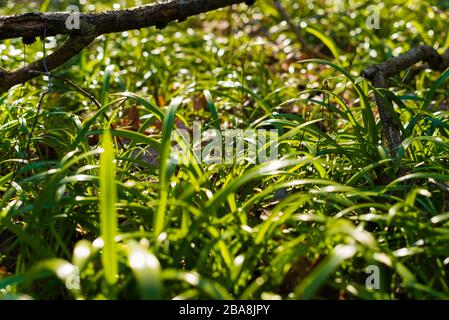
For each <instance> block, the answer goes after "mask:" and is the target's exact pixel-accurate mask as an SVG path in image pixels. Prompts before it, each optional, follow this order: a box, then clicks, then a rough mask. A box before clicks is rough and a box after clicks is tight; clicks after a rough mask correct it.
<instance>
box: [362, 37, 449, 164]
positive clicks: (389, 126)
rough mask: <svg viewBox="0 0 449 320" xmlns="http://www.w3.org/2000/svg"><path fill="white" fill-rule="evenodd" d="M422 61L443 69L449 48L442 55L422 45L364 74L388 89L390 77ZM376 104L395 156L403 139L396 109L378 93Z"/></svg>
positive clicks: (434, 68)
mask: <svg viewBox="0 0 449 320" xmlns="http://www.w3.org/2000/svg"><path fill="white" fill-rule="evenodd" d="M420 61H423V62H425V63H427V66H428V67H429V68H431V69H433V70H437V71H442V70H444V69H446V68H448V67H449V49H447V50H446V51H445V52H444V53H443V54H441V55H440V54H439V53H438V52H437V51H436V50H435V49H434V48H432V47H430V46H427V45H422V46H420V47H417V48H413V49H411V50H410V51H408V52H406V53H404V54H402V55H400V56H398V57H395V58H392V59H389V60H387V61H384V62H382V63H380V64H377V65H373V66H370V67H368V68H366V69H365V70H364V71H363V72H362V76H363V77H365V78H366V79H368V80H370V81H371V82H372V84H373V85H374V87H376V88H384V89H386V88H388V78H390V77H391V76H394V75H395V74H398V73H399V72H401V71H403V70H405V69H407V68H409V67H411V66H413V65H414V64H416V63H418V62H420ZM376 104H377V108H378V110H379V116H380V121H381V124H382V134H383V137H384V139H385V142H386V144H387V147H388V149H389V151H390V155H391V156H395V155H396V152H397V149H398V147H399V145H400V144H401V141H402V139H401V133H400V129H399V124H398V123H396V121H395V120H394V119H395V117H394V115H393V114H392V112H394V110H392V109H390V108H388V106H387V104H386V101H385V98H384V97H382V96H379V95H377V94H376Z"/></svg>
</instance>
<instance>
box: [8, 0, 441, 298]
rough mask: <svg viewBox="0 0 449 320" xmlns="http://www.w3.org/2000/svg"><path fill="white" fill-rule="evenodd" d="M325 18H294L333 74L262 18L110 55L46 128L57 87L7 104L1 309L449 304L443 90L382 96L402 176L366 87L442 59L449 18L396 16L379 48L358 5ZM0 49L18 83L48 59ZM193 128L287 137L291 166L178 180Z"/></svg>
mask: <svg viewBox="0 0 449 320" xmlns="http://www.w3.org/2000/svg"><path fill="white" fill-rule="evenodd" d="M47 2H48V1H44V3H43V4H42V3H39V5H37V4H35V7H32V6H31V7H27V8H25V7H23V10H25V11H26V10H28V11H33V10H39V9H42V7H41V5H42V6H45V5H46V3H47ZM48 3H49V2H48ZM328 3H330V2H326V3H325V2H324V1H323V3H321V4H320V2H319V1H283V4H284V5H285V7H286V8H287V11H288V12H289V14H291V16H292V19H293V20H294V21H295V22H297V23H298V24H299V22H300V21H301V22H302V26H303V27H304V28H305V27H306V25H307V27H309V28H312V29H313V30H314V31H312V32H311V33H308V32H307V31H304V32H305V35H304V36H305V38H306V39H307V41H308V42H309V43H310V44H311V45H312V46H315V47H316V48H318V49H319V50H320V51H321V52H322V53H324V54H326V55H328V56H329V59H328V60H316V59H311V58H313V57H311V56H308V55H307V54H306V53H304V52H303V51H302V50H301V47H300V45H299V44H298V43H297V42H296V38H295V37H294V34H293V33H292V32H291V31H290V30H289V29H288V26H287V25H286V24H285V23H283V22H281V19H280V17H279V16H278V15H277V13H276V11H274V9H273V7H272V6H271V5H270V3H269V1H259V3H256V5H255V6H254V7H252V8H251V9H247V8H246V7H245V6H243V5H242V6H239V7H235V8H232V9H229V8H228V9H224V10H220V11H218V12H214V13H209V14H207V15H201V16H198V17H194V18H191V19H189V20H188V21H186V22H183V23H181V24H173V25H169V26H168V27H167V28H166V29H164V30H162V31H161V30H157V29H153V28H150V29H146V30H141V31H139V32H138V31H130V32H126V33H123V34H114V35H108V36H102V37H100V38H99V39H97V40H96V41H95V42H94V43H93V45H92V46H91V47H90V48H88V49H85V50H84V51H83V52H82V53H81V54H80V56H78V57H76V58H74V59H72V60H71V61H69V62H68V63H67V64H66V65H65V66H64V67H63V68H60V69H58V70H56V71H54V74H55V75H57V76H58V77H55V78H52V79H51V82H52V86H51V88H50V92H49V93H48V94H47V95H45V96H44V98H43V103H42V106H41V110H40V113H39V114H36V113H37V111H38V108H37V106H38V101H39V99H40V96H41V95H42V94H43V92H45V90H46V88H47V87H48V80H49V79H47V78H45V77H44V78H42V77H41V78H38V79H36V80H33V81H32V82H30V83H28V84H24V85H21V86H17V87H15V88H13V89H11V90H10V91H9V92H8V93H6V94H4V95H3V96H2V97H0V135H1V137H2V139H1V140H0V196H1V199H0V210H1V211H0V266H1V267H0V296H2V297H4V298H35V299H55V298H64V299H102V298H107V299H138V298H143V299H155V298H156V299H157V298H162V299H173V298H179V299H205V298H207V299H447V298H449V288H448V285H449V284H448V280H449V277H448V274H447V271H448V264H449V222H448V221H449V137H448V133H449V121H448V116H449V111H448V105H449V102H448V100H447V96H448V87H447V84H446V78H447V77H448V76H449V72H448V71H446V72H442V73H436V72H427V71H425V72H422V73H420V74H419V75H418V76H416V77H415V78H413V79H409V78H408V77H407V74H408V73H409V71H405V72H403V73H402V74H401V75H400V76H398V77H395V78H394V79H392V81H391V85H392V86H391V88H390V90H383V91H380V92H379V94H381V95H383V96H384V97H385V99H388V101H390V102H391V106H392V107H393V108H395V110H396V111H397V114H398V117H399V118H400V120H401V123H402V125H403V128H402V129H403V131H402V137H403V139H404V140H403V143H402V145H401V148H400V150H399V153H398V156H397V157H395V158H391V157H389V155H388V151H387V149H386V147H385V145H384V144H383V142H382V139H381V133H380V128H381V124H380V123H379V120H378V114H377V110H376V105H375V102H374V92H373V88H372V87H371V85H370V83H369V82H368V81H366V80H364V79H363V78H361V77H360V75H359V74H360V72H361V71H362V70H363V68H365V67H366V66H367V65H369V64H371V63H376V62H380V61H384V60H385V59H387V58H388V57H391V56H393V55H397V54H399V53H401V52H405V51H407V50H408V49H409V48H411V47H413V46H414V45H417V44H420V43H429V44H431V45H435V47H436V48H445V47H447V44H448V40H446V39H449V33H448V31H447V15H448V13H447V12H446V11H443V7H438V6H437V5H438V2H435V3H432V2H429V3H427V2H426V3H424V2H423V3H420V2H414V1H413V2H412V1H393V0H389V1H383V2H382V4H381V5H382V6H383V7H382V8H383V9H382V11H381V13H383V14H382V15H381V22H380V27H381V28H380V29H379V30H369V29H367V28H366V27H365V20H366V18H367V16H368V15H369V13H368V12H367V11H366V4H365V2H362V1H351V4H346V5H345V8H344V10H343V9H341V8H340V9H339V8H338V7H336V6H334V5H332V4H331V5H329V4H328ZM121 4H122V5H125V6H131V5H133V4H134V3H131V1H128V2H126V1H122V2H121ZM111 7H112V4H110V5H109V4H102V5H99V4H98V5H97V7H96V8H95V10H97V11H98V10H100V9H104V8H111ZM21 8H22V7H21V6H20V5H17V7H15V8H14V9H12V8H9V9H8V7H4V8H2V9H0V13H1V14H10V13H11V12H13V11H12V10H14V12H18V11H20V10H21ZM63 8H64V6H62V5H61V7H60V8H57V7H52V6H51V5H50V6H49V7H48V8H46V7H43V9H48V10H56V9H63ZM83 9H84V10H87V8H83ZM91 9H93V8H91ZM387 13H388V14H387ZM317 34H318V35H319V37H316V35H317ZM46 45H47V46H48V47H49V48H50V49H49V50H51V48H52V46H53V45H54V43H53V42H52V40H51V39H47V40H46ZM0 46H1V47H0V49H1V54H2V59H3V61H2V66H3V67H5V68H15V67H18V66H20V64H21V63H23V62H24V61H23V59H25V61H28V62H30V61H32V60H33V59H34V57H37V56H38V52H39V51H42V41H38V42H37V43H35V44H33V45H31V46H27V47H26V48H25V52H24V47H23V45H22V44H21V43H20V39H17V40H8V41H5V42H4V43H2V44H1V45H0ZM333 55H336V56H333ZM63 78H67V79H70V80H72V81H73V82H75V83H77V84H78V85H79V86H80V87H82V88H84V89H85V90H86V91H88V92H90V93H92V95H93V96H94V97H95V98H96V99H97V100H98V103H93V102H92V100H91V99H89V97H86V96H85V95H83V93H82V92H81V91H80V90H79V89H77V88H75V87H73V86H71V85H70V84H68V83H66V82H64V81H63ZM99 107H100V109H99ZM35 119H37V124H36V126H35V130H34V131H33V128H34V121H35ZM193 121H201V122H202V123H203V125H204V126H205V127H214V126H215V127H217V124H218V125H220V126H221V127H220V128H221V130H224V129H225V128H233V129H236V128H239V129H262V128H264V129H277V130H278V132H279V135H280V138H279V144H280V145H279V159H278V160H276V161H270V162H266V163H259V164H258V163H254V164H252V163H247V164H205V163H201V164H195V163H191V164H176V163H175V162H174V161H172V160H170V159H171V158H170V154H169V151H170V149H169V147H170V141H169V138H170V134H171V132H172V130H174V129H175V128H180V127H182V128H191V126H192V123H193ZM136 124H137V125H136ZM31 132H33V136H32V140H31V144H30V146H29V148H27V141H28V137H29V135H30V133H31ZM105 133H106V134H105ZM370 266H375V267H377V268H378V270H379V272H380V287H379V288H378V289H369V288H367V286H366V279H367V277H368V276H369V275H370V274H369V273H367V268H369V267H370ZM78 276H79V277H78Z"/></svg>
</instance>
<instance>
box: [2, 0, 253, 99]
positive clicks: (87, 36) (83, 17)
mask: <svg viewBox="0 0 449 320" xmlns="http://www.w3.org/2000/svg"><path fill="white" fill-rule="evenodd" d="M242 2H245V3H247V4H252V3H253V2H254V1H252V0H246V1H245V0H213V1H210V0H172V1H168V2H161V3H155V4H151V5H145V6H141V7H137V8H133V9H124V10H115V11H106V12H99V13H87V14H80V16H79V17H80V28H79V29H69V28H67V27H66V21H67V19H68V18H69V17H70V13H62V12H56V13H27V14H21V15H14V16H6V17H0V40H5V39H11V38H20V37H22V38H23V40H24V42H25V43H28V42H33V39H35V38H36V37H50V36H56V35H69V37H68V39H67V40H66V41H65V42H64V44H63V45H62V46H61V47H60V48H59V49H57V50H55V51H54V52H53V53H52V54H51V55H49V56H48V57H46V58H45V59H41V60H39V61H35V62H33V63H31V64H29V65H28V66H26V67H23V68H21V69H19V70H16V71H11V72H8V71H6V70H5V69H3V68H1V67H0V94H2V93H4V92H6V91H8V90H9V89H10V88H11V87H13V86H15V85H17V84H20V83H24V82H26V81H29V80H31V79H33V78H34V77H36V76H38V75H39V74H41V73H42V72H48V71H51V70H53V69H55V68H57V67H59V66H61V65H62V64H64V62H66V61H67V60H69V59H70V58H72V57H74V56H75V55H77V54H78V53H79V52H80V51H81V50H82V49H83V48H85V47H86V46H88V45H89V44H90V43H91V42H92V41H93V40H94V39H95V38H96V37H97V36H99V35H102V34H108V33H114V32H122V31H127V30H136V29H141V28H146V27H150V26H157V27H163V26H165V25H167V24H168V23H170V22H173V21H178V22H179V21H183V20H185V19H186V18H188V17H190V16H193V15H197V14H200V13H203V12H208V11H211V10H215V9H219V8H222V7H226V6H229V5H233V4H238V3H242ZM44 62H45V63H44Z"/></svg>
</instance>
